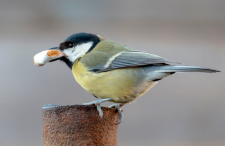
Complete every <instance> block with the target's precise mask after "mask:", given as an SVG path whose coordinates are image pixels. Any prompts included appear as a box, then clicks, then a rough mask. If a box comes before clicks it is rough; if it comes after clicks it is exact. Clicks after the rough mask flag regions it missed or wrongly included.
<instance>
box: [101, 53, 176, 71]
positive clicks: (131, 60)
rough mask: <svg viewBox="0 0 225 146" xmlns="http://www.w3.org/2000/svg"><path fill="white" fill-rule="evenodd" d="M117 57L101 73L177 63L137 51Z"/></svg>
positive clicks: (117, 55) (119, 54)
mask: <svg viewBox="0 0 225 146" xmlns="http://www.w3.org/2000/svg"><path fill="white" fill-rule="evenodd" d="M115 56H116V57H115V58H113V57H112V58H111V59H109V61H108V62H107V64H106V65H105V68H104V69H102V70H100V71H99V72H105V71H109V70H113V69H119V68H130V67H140V66H147V65H157V64H158V65H159V64H161V65H162V64H164V65H169V64H171V63H176V62H174V61H170V60H167V59H165V58H162V57H159V56H157V55H153V54H149V53H146V52H142V51H136V50H133V51H124V52H121V53H118V54H116V55H115Z"/></svg>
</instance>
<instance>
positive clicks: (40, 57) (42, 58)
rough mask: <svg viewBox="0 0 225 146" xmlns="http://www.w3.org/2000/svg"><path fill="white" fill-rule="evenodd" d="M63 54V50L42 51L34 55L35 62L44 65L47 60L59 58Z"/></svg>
mask: <svg viewBox="0 0 225 146" xmlns="http://www.w3.org/2000/svg"><path fill="white" fill-rule="evenodd" d="M61 56H62V55H61V52H60V51H58V50H46V51H42V52H40V53H38V54H36V55H35V56H34V64H35V65H37V66H43V65H45V64H46V63H47V62H49V61H51V60H54V59H57V58H59V57H61Z"/></svg>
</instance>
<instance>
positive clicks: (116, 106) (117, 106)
mask: <svg viewBox="0 0 225 146" xmlns="http://www.w3.org/2000/svg"><path fill="white" fill-rule="evenodd" d="M123 105H124V104H122V103H116V104H113V105H110V106H109V108H115V109H117V110H118V112H119V122H118V123H116V125H119V124H120V123H121V122H122V120H123V112H122V110H121V107H122V106H123Z"/></svg>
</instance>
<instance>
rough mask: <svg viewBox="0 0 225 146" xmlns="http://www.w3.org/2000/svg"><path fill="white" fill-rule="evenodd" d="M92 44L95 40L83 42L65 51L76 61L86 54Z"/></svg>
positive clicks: (70, 58)
mask: <svg viewBox="0 0 225 146" xmlns="http://www.w3.org/2000/svg"><path fill="white" fill-rule="evenodd" d="M92 45H93V42H88V43H83V44H80V45H77V46H75V47H73V48H69V49H65V50H64V53H65V54H66V56H67V58H68V59H69V60H70V61H71V62H75V61H76V60H77V59H78V58H80V57H82V56H83V55H85V54H86V53H87V52H88V50H89V49H90V48H91V47H92Z"/></svg>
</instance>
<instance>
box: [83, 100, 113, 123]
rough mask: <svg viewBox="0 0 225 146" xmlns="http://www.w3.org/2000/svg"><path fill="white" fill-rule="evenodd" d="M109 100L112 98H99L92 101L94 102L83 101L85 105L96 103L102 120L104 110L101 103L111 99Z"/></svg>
mask: <svg viewBox="0 0 225 146" xmlns="http://www.w3.org/2000/svg"><path fill="white" fill-rule="evenodd" d="M109 100H112V99H111V98H106V99H99V100H95V101H92V102H88V103H83V105H92V104H94V105H95V106H96V107H97V110H98V113H99V116H100V121H101V120H102V117H103V112H102V109H101V106H100V104H101V103H102V102H106V101H109Z"/></svg>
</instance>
